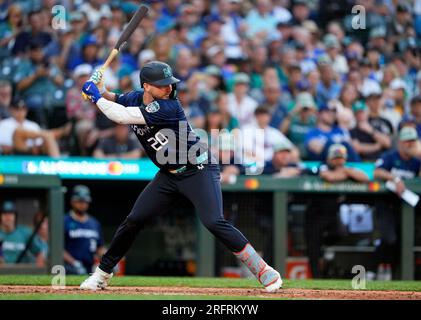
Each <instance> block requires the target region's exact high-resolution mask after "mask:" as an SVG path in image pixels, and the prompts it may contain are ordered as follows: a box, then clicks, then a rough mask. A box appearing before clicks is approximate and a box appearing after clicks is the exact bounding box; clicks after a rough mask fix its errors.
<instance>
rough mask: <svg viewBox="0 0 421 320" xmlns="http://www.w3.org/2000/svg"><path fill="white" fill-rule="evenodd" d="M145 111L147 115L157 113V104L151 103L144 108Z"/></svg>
mask: <svg viewBox="0 0 421 320" xmlns="http://www.w3.org/2000/svg"><path fill="white" fill-rule="evenodd" d="M145 110H146V111H147V112H149V113H153V112H157V111H158V110H159V103H158V102H156V101H152V102H151V103H149V104H148V105H147V106H146V107H145Z"/></svg>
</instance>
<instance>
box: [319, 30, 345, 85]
mask: <svg viewBox="0 0 421 320" xmlns="http://www.w3.org/2000/svg"><path fill="white" fill-rule="evenodd" d="M323 43H324V45H325V47H326V53H327V55H328V57H329V59H330V63H331V65H332V68H333V71H335V72H336V73H337V74H338V75H340V76H341V77H342V76H344V75H346V74H347V73H348V71H349V67H348V62H347V61H346V59H345V57H344V56H343V55H342V54H341V44H340V42H339V40H338V38H337V37H336V36H335V35H333V34H331V33H328V34H326V35H325V37H324V39H323Z"/></svg>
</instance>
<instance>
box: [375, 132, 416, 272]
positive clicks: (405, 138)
mask: <svg viewBox="0 0 421 320" xmlns="http://www.w3.org/2000/svg"><path fill="white" fill-rule="evenodd" d="M417 141H418V134H417V130H416V129H415V128H413V127H408V126H406V127H403V128H402V129H401V130H400V131H399V141H398V147H397V149H394V150H391V151H388V152H386V153H385V154H384V155H383V156H382V157H381V158H380V159H378V160H377V161H376V169H375V171H374V177H375V178H376V179H379V180H383V181H392V182H394V183H395V185H396V194H397V195H401V194H402V193H403V192H404V191H405V188H406V186H405V183H404V180H406V179H412V178H416V177H419V176H420V169H421V161H420V160H419V159H417V158H416V157H415V156H414V155H415V153H416V150H417ZM376 207H377V208H376V211H377V212H378V213H379V216H378V218H377V219H378V227H379V231H380V235H379V239H376V242H375V244H376V246H377V254H378V267H379V270H380V269H384V268H381V267H382V265H383V267H386V268H390V267H391V266H393V264H395V263H396V262H397V259H398V242H399V237H398V232H397V229H398V228H397V226H398V217H397V215H396V214H395V212H398V208H395V207H391V206H387V204H385V203H378V204H377V206H376ZM392 270H393V268H392ZM380 276H381V275H380ZM380 279H381V278H380Z"/></svg>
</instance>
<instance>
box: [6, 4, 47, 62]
mask: <svg viewBox="0 0 421 320" xmlns="http://www.w3.org/2000/svg"><path fill="white" fill-rule="evenodd" d="M28 22H29V30H22V31H20V32H19V34H18V35H17V36H16V40H15V44H14V46H13V49H12V53H13V55H22V54H25V52H26V51H27V49H28V47H29V44H30V43H31V42H33V41H35V42H37V43H39V45H40V47H41V48H44V47H45V46H46V45H47V44H48V43H49V42H50V41H51V39H52V37H51V35H50V34H49V33H48V32H46V31H45V30H44V25H43V22H42V12H41V11H40V10H38V11H31V12H29V14H28Z"/></svg>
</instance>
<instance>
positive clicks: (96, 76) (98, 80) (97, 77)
mask: <svg viewBox="0 0 421 320" xmlns="http://www.w3.org/2000/svg"><path fill="white" fill-rule="evenodd" d="M102 76H103V73H102V71H101V69H100V68H99V69H96V70H95V71H94V73H93V74H92V75H91V77H90V78H89V81H92V82H93V83H95V84H96V86H97V87H98V90H99V93H100V94H103V93H104V92H105V86H104V81H103V79H102Z"/></svg>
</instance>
